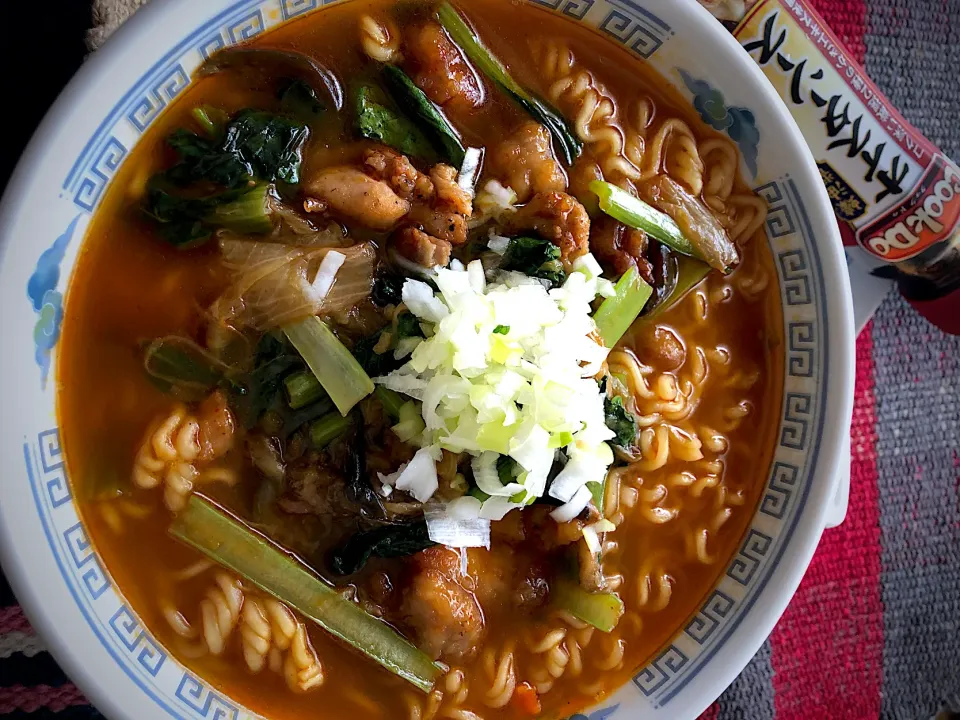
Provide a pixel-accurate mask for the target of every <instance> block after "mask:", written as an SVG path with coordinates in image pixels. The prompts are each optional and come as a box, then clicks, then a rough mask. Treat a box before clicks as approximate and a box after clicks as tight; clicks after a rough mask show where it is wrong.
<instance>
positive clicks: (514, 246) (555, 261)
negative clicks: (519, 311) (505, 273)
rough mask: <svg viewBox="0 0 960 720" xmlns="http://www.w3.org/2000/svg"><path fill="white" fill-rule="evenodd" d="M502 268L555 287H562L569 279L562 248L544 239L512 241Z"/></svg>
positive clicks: (524, 238)
mask: <svg viewBox="0 0 960 720" xmlns="http://www.w3.org/2000/svg"><path fill="white" fill-rule="evenodd" d="M501 267H502V268H503V269H504V270H515V271H517V272H522V273H524V274H525V275H529V276H530V277H535V278H540V279H542V280H547V281H549V282H550V284H551V285H553V286H557V285H562V284H563V282H564V280H566V278H567V275H566V273H564V271H563V264H562V263H561V262H560V248H559V247H557V246H556V245H554V244H553V243H552V242H550V241H549V240H544V239H542V238H534V237H518V238H513V239H511V240H510V244H509V245H508V246H507V252H506V253H505V254H504V256H503V264H502V265H501Z"/></svg>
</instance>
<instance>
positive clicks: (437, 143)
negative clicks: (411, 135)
mask: <svg viewBox="0 0 960 720" xmlns="http://www.w3.org/2000/svg"><path fill="white" fill-rule="evenodd" d="M383 79H384V82H385V83H386V86H387V88H388V89H389V91H390V94H391V95H392V96H393V99H394V100H396V103H397V105H398V106H399V107H400V108H401V109H402V110H403V111H404V112H405V113H407V115H409V116H410V117H411V118H413V119H414V120H415V121H416V123H417V125H416V126H417V127H418V128H423V130H424V132H425V133H426V134H427V137H429V138H430V140H431V141H432V143H433V146H434V147H435V148H436V149H437V150H439V151H440V153H441V155H443V157H444V159H445V160H446V161H447V162H448V163H450V164H451V165H453V166H454V167H457V168H459V167H460V166H461V165H463V158H464V156H465V154H466V148H464V147H463V143H462V142H461V141H460V135H459V133H457V131H456V130H455V129H454V128H453V125H451V124H450V121H449V120H447V118H446V116H445V115H444V114H443V113H442V112H441V111H440V109H439V108H438V107H437V106H436V105H434V104H433V102H432V101H431V100H430V98H428V97H427V95H426V93H424V92H423V90H421V89H420V88H418V87H417V85H416V83H414V82H413V80H412V79H410V76H409V75H407V74H406V73H405V72H403V70H401V69H400V68H398V67H396V66H395V65H385V66H384V68H383Z"/></svg>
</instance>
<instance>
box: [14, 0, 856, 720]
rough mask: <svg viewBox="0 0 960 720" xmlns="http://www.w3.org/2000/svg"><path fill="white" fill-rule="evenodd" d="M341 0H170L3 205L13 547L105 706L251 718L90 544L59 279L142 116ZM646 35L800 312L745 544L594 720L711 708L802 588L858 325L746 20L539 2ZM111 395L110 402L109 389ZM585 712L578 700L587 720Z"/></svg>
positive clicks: (833, 244)
mask: <svg viewBox="0 0 960 720" xmlns="http://www.w3.org/2000/svg"><path fill="white" fill-rule="evenodd" d="M328 1H329V0H204V2H197V0H167V1H165V2H154V3H153V4H151V5H150V6H148V7H147V8H146V9H145V10H143V11H142V12H141V13H140V14H139V15H137V17H135V18H134V19H133V20H132V21H131V22H130V23H129V24H128V25H127V26H126V27H124V28H123V29H122V30H121V31H120V32H119V33H118V35H117V36H116V37H115V38H114V39H112V40H111V41H110V42H109V43H108V44H107V46H106V47H105V48H104V49H103V50H101V51H100V52H98V53H97V54H96V55H95V56H94V57H93V58H91V60H90V61H89V62H88V63H87V64H86V65H85V66H84V67H83V69H82V70H81V71H80V72H79V73H78V74H77V77H76V78H75V79H74V80H73V82H72V83H71V84H70V86H69V87H68V88H67V90H66V91H65V92H64V93H63V95H62V97H61V98H60V99H59V100H58V102H57V103H56V105H55V107H54V108H53V110H51V112H50V113H49V115H48V116H47V118H46V120H45V121H44V122H43V124H42V126H41V127H40V128H39V130H38V131H37V135H36V137H35V138H34V140H33V142H32V144H31V145H30V148H29V150H28V151H27V153H26V154H25V155H24V157H23V160H22V161H21V163H20V167H19V169H18V170H17V173H16V175H15V176H14V178H13V179H12V180H11V182H10V186H9V190H8V191H7V195H6V197H5V198H4V201H3V205H2V212H0V237H2V246H0V249H2V266H0V338H2V347H3V352H2V353H0V397H2V398H3V403H2V408H3V409H2V411H0V412H2V415H0V418H2V432H0V461H2V468H3V473H2V477H0V551H2V556H3V567H4V570H5V572H6V573H7V575H8V576H9V578H10V580H11V582H12V583H13V586H14V589H15V590H16V592H17V595H18V597H19V598H20V600H21V601H22V602H23V604H24V606H25V607H26V610H27V614H28V615H29V617H30V619H31V621H32V622H33V623H34V625H35V626H36V627H37V629H38V630H39V631H40V633H41V634H42V635H43V637H44V639H45V640H46V642H47V643H48V644H49V645H50V647H51V649H52V651H53V653H54V655H55V656H56V658H57V659H58V660H59V661H60V662H61V663H62V664H63V666H64V668H65V669H66V671H67V672H68V673H69V674H70V676H71V677H72V678H73V679H74V680H75V681H76V682H77V684H78V685H79V686H80V687H81V688H82V689H83V690H84V691H85V692H86V693H87V694H88V695H89V696H90V698H91V700H92V701H93V702H94V703H95V704H96V705H98V706H99V707H100V708H101V709H102V710H103V711H104V712H105V713H106V714H107V715H109V716H111V717H115V718H135V719H136V720H151V719H152V718H162V717H167V716H173V717H177V718H203V719H207V720H211V719H216V720H227V719H233V718H239V717H247V716H249V715H250V713H248V712H247V711H245V710H244V709H243V708H241V707H238V706H237V705H236V704H235V703H234V702H233V701H232V700H231V699H230V698H228V697H225V696H223V695H222V694H221V693H220V692H218V691H217V690H215V689H213V688H211V687H210V686H208V685H207V684H206V683H205V682H204V681H203V680H202V679H200V678H197V677H195V676H194V675H192V674H191V673H189V672H188V671H186V670H185V669H184V668H183V667H182V666H181V665H180V664H179V663H178V662H177V661H176V659H175V658H174V657H173V656H171V655H169V654H168V653H167V652H166V650H164V649H163V648H162V647H161V646H160V645H159V644H158V643H157V642H156V641H155V640H154V639H153V638H152V637H151V636H150V635H149V634H148V633H147V632H146V631H145V630H144V629H143V627H142V625H141V624H140V622H139V620H138V619H137V617H136V614H135V613H134V612H132V610H131V609H130V607H129V606H128V605H127V604H126V603H125V601H124V599H123V598H122V597H121V596H120V595H119V593H118V592H117V591H116V590H115V588H114V586H113V584H112V582H111V580H110V576H109V573H107V572H106V571H105V570H104V568H103V566H102V564H101V562H100V560H99V558H98V556H97V554H96V552H95V551H94V549H93V548H92V547H91V545H90V543H89V541H88V539H87V536H86V533H85V531H84V528H83V526H82V524H81V523H80V522H79V520H78V515H77V509H76V507H75V505H74V501H73V499H72V497H71V488H70V484H69V482H68V480H67V477H66V474H65V466H64V461H63V457H62V455H61V450H60V442H59V434H58V429H57V417H56V413H55V400H56V398H55V388H56V384H57V378H56V373H55V364H54V363H52V362H51V360H52V354H54V353H55V350H56V349H55V344H56V340H57V337H58V334H59V323H60V319H61V316H62V310H61V308H62V295H61V294H62V293H63V292H64V289H65V288H66V286H67V283H68V280H69V275H70V273H71V271H72V268H73V265H74V261H75V258H76V255H77V251H78V249H79V247H80V245H81V243H82V240H83V237H84V232H85V229H86V227H87V225H88V223H89V221H90V216H91V213H92V212H95V211H96V208H97V204H98V202H99V201H100V200H101V199H102V197H103V193H104V190H105V188H106V186H107V185H108V183H109V182H110V178H111V176H112V175H113V174H114V172H115V171H116V170H117V168H118V167H119V166H120V164H121V163H122V162H123V161H124V158H125V157H126V156H127V155H128V154H129V151H130V148H131V147H132V146H133V145H134V144H135V143H136V142H137V140H138V138H139V137H140V136H141V135H142V133H143V132H144V130H145V129H146V128H147V127H148V126H149V125H150V123H151V122H152V121H153V120H155V119H156V117H157V116H158V115H159V114H160V113H161V112H162V111H163V109H164V108H165V107H166V106H167V104H168V103H169V102H170V101H171V100H173V99H174V97H175V96H176V95H177V94H178V93H179V92H180V91H182V90H183V89H184V88H185V87H186V85H187V83H188V77H189V75H190V73H191V71H193V70H194V69H195V68H196V67H197V66H198V65H199V63H200V62H201V60H202V59H203V58H204V57H205V56H206V55H207V54H209V53H211V52H212V51H214V50H216V49H218V48H220V47H223V46H224V45H227V44H231V43H234V42H237V41H239V40H242V39H244V38H248V37H251V36H253V35H256V34H258V33H260V32H262V31H263V30H265V29H267V28H269V27H272V26H275V25H277V24H279V23H282V22H286V21H287V20H290V19H291V18H294V17H297V16H299V15H301V14H303V13H306V12H314V11H316V12H323V9H322V7H321V5H322V4H325V3H327V2H328ZM533 1H535V2H537V4H539V5H541V6H545V7H548V8H551V9H553V10H554V11H556V12H561V13H563V14H564V15H566V16H568V17H570V18H571V19H573V20H575V21H579V22H585V23H588V24H590V25H591V26H593V27H596V28H598V30H599V31H600V32H601V33H604V34H606V35H607V36H608V37H609V38H610V39H611V41H613V42H618V43H621V44H623V45H625V46H626V47H628V48H629V49H630V50H631V51H632V52H634V53H635V54H637V55H638V56H640V57H642V58H645V59H647V60H648V61H649V62H651V63H652V64H653V65H654V66H655V67H656V68H657V69H658V70H659V72H660V73H661V74H662V75H663V76H664V77H666V78H667V79H668V80H669V81H670V82H672V83H674V84H676V85H677V87H678V88H680V89H681V91H682V92H683V93H684V94H685V95H686V96H687V97H689V98H691V99H692V101H693V102H694V103H695V104H696V106H697V107H698V109H701V110H702V111H703V114H704V116H705V119H706V120H708V121H709V122H711V123H712V124H713V125H714V127H716V128H717V129H720V130H725V131H726V132H728V133H730V134H731V136H732V137H733V139H734V140H736V141H737V142H738V144H739V145H740V148H741V151H742V154H743V156H744V158H745V161H744V167H743V168H742V170H743V172H744V176H745V177H746V178H747V179H748V180H749V181H751V182H752V183H753V185H754V186H755V187H756V188H757V191H758V192H759V193H760V194H761V195H762V196H763V197H765V198H766V199H767V200H768V202H769V203H770V207H771V212H770V217H769V220H768V222H767V231H768V236H769V242H770V245H771V248H772V250H773V255H774V258H775V263H776V267H777V272H778V281H779V285H780V291H781V297H782V299H783V310H784V337H785V338H786V343H785V344H784V348H783V350H784V353H785V362H784V367H785V373H786V377H785V379H784V397H783V398H782V413H781V417H780V428H779V433H778V434H777V437H778V439H779V442H778V446H777V448H776V456H775V458H774V464H773V467H772V468H771V470H770V472H769V475H768V477H767V478H766V483H767V485H766V489H765V491H764V495H763V498H762V500H761V503H760V507H759V508H758V511H757V513H756V516H755V517H754V518H753V520H752V523H751V525H750V528H749V530H748V532H747V535H746V537H745V539H744V540H743V543H742V546H741V548H740V550H739V552H738V553H737V555H736V556H735V558H734V559H733V561H732V562H731V564H730V566H729V568H728V569H727V570H726V572H725V573H724V575H723V577H722V579H721V581H720V582H719V584H718V585H717V587H716V588H715V589H714V590H713V592H712V593H711V594H710V595H709V597H708V598H707V599H706V601H705V602H704V603H703V605H702V607H701V608H700V611H699V612H698V613H697V614H696V616H695V617H694V618H693V620H692V621H690V623H689V624H688V625H687V626H686V627H685V628H680V629H678V633H679V634H678V635H677V636H676V638H675V639H674V641H673V642H672V643H671V644H670V645H669V646H667V647H666V648H665V649H664V650H663V651H662V652H661V653H660V654H659V655H658V656H657V657H656V658H655V659H654V660H653V661H652V662H651V663H650V664H649V665H648V666H647V667H645V668H642V669H641V670H640V671H639V672H638V673H637V674H636V676H635V677H634V679H633V682H632V683H628V684H627V685H626V686H625V687H624V688H622V689H621V690H620V691H619V692H618V693H617V694H616V695H615V696H613V697H612V698H610V699H609V700H608V701H607V702H605V703H604V704H603V705H602V707H599V708H596V709H594V710H591V711H589V713H588V716H586V717H588V718H589V720H601V719H602V718H613V720H620V719H621V718H648V717H650V718H653V717H658V718H659V717H662V718H670V719H671V720H677V719H680V720H682V719H683V718H695V717H696V716H697V714H698V713H699V712H700V711H702V710H703V709H704V708H705V707H707V705H709V703H710V702H712V701H713V700H714V699H715V698H716V697H717V696H718V695H719V694H720V693H721V692H722V691H723V689H724V688H725V687H726V686H727V685H728V684H729V683H730V682H731V681H732V680H733V679H734V677H735V676H736V674H737V673H738V672H739V671H740V670H741V669H742V668H743V667H744V666H745V665H746V663H747V662H748V661H749V660H750V658H751V657H752V655H753V654H754V653H755V652H756V650H757V649H758V648H759V647H760V645H761V643H762V642H763V640H764V638H766V637H767V635H768V634H769V633H770V631H771V629H772V628H773V626H774V623H775V622H776V621H777V619H778V618H779V617H780V614H781V613H782V612H783V610H784V608H785V607H786V605H787V603H788V601H789V600H790V598H791V596H792V595H793V593H794V591H795V590H796V587H797V585H798V583H799V582H800V578H801V576H802V575H803V573H804V571H805V569H806V568H807V565H808V563H809V562H810V558H811V557H812V555H813V552H814V549H815V548H816V546H817V542H818V540H819V538H820V534H821V532H822V530H823V528H824V523H825V521H826V520H827V518H828V513H829V511H830V505H831V500H832V498H833V497H834V494H835V491H836V489H837V485H838V480H837V479H838V478H839V477H840V476H841V475H842V470H843V469H845V467H846V463H847V462H848V460H847V459H846V458H845V454H844V447H845V442H846V437H847V433H848V429H849V424H850V417H851V409H852V395H853V377H854V374H853V338H854V334H853V321H852V311H851V304H850V292H849V284H848V278H847V272H846V267H845V262H844V255H843V252H842V250H841V244H840V238H839V236H838V233H837V227H836V221H835V220H834V216H833V213H832V211H831V208H830V204H829V202H828V201H827V196H826V194H825V192H824V189H823V186H822V184H821V182H820V178H819V175H818V173H817V169H816V167H815V166H814V163H813V159H812V158H811V156H810V155H809V154H808V152H807V150H806V148H805V146H804V142H803V138H802V137H801V136H800V133H799V131H798V130H797V128H796V126H795V125H794V122H793V120H792V119H791V117H790V115H789V114H788V112H787V110H786V109H785V108H784V106H783V105H782V104H781V102H780V100H779V98H778V97H777V96H776V94H775V93H774V91H773V89H772V88H771V87H770V85H769V84H768V83H767V81H766V80H765V79H764V77H763V75H762V74H761V73H760V71H759V70H758V69H757V68H756V67H755V66H754V65H753V63H752V62H751V60H750V59H749V58H748V57H747V55H746V54H745V53H744V52H742V51H741V49H740V47H739V46H738V45H737V43H736V42H735V41H734V40H733V38H732V37H730V36H729V35H728V33H727V32H726V31H725V30H724V28H723V27H722V26H721V25H720V24H719V23H717V22H716V21H715V20H713V18H711V17H710V15H709V14H708V13H707V12H706V11H704V10H702V9H701V8H700V7H699V6H698V5H696V4H695V2H693V0H533ZM103 401H104V402H106V403H109V402H110V399H109V398H104V399H103ZM584 717H585V716H583V715H581V716H578V720H583V719H584Z"/></svg>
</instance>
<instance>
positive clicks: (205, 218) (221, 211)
mask: <svg viewBox="0 0 960 720" xmlns="http://www.w3.org/2000/svg"><path fill="white" fill-rule="evenodd" d="M172 190H173V189H172V188H171V187H170V185H169V183H167V182H165V179H164V178H163V177H160V176H155V177H154V178H153V179H152V180H151V181H150V184H149V186H148V188H147V194H146V197H145V198H144V202H143V211H144V213H145V214H146V215H147V216H148V217H150V218H152V219H153V220H154V222H156V223H157V227H158V230H159V232H160V234H161V235H162V236H163V237H164V238H165V239H166V240H167V241H168V242H170V243H171V244H173V245H176V246H177V247H189V246H192V245H197V244H199V243H201V242H203V241H205V240H206V239H207V238H209V237H210V235H211V234H212V233H213V232H214V231H215V230H218V229H220V228H224V229H228V230H233V231H234V232H236V233H240V234H263V233H267V232H270V230H272V229H273V203H272V201H273V197H274V190H273V186H272V185H268V184H266V183H262V184H260V185H254V186H253V187H252V188H244V189H238V190H227V191H225V192H221V193H215V194H213V195H207V196H205V197H193V196H190V195H181V194H177V193H175V192H173V191H172Z"/></svg>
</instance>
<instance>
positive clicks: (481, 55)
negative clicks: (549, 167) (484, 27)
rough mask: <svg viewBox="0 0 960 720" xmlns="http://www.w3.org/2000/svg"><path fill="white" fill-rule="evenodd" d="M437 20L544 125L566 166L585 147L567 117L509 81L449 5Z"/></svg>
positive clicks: (448, 4)
mask: <svg viewBox="0 0 960 720" xmlns="http://www.w3.org/2000/svg"><path fill="white" fill-rule="evenodd" d="M437 17H438V19H439V20H440V24H441V25H443V28H444V30H446V31H447V32H448V33H449V34H450V37H451V38H453V41H454V42H455V43H456V44H457V45H459V46H460V49H461V50H463V52H464V53H465V54H466V56H467V57H468V58H469V59H470V61H471V62H472V63H473V64H474V65H476V66H477V68H478V69H479V70H480V72H482V73H483V74H484V75H486V76H487V77H488V78H490V80H492V81H493V82H494V83H496V84H497V85H499V86H500V87H501V88H502V89H503V91H504V92H506V93H507V95H510V96H511V97H512V98H513V100H514V102H516V103H517V104H518V105H519V106H520V107H522V108H523V109H524V110H526V111H527V112H528V113H529V114H530V115H531V116H532V117H533V119H534V120H536V121H537V122H539V123H541V124H542V125H544V126H545V127H546V128H547V130H549V131H550V134H551V135H552V136H553V142H554V145H555V147H556V148H557V150H558V151H559V153H560V155H561V156H562V157H563V160H564V162H565V163H566V164H567V165H573V163H574V161H575V160H576V159H577V157H578V156H579V155H580V152H581V151H582V150H583V143H582V142H581V141H580V138H578V137H577V134H576V132H575V131H574V130H573V129H572V128H571V127H570V126H569V124H568V123H567V121H566V120H565V119H564V117H563V116H562V115H561V114H560V113H559V112H558V111H557V110H556V109H555V108H553V107H551V106H550V105H548V104H547V103H545V102H544V101H543V100H540V99H539V98H537V97H534V96H533V95H531V94H530V93H529V92H527V91H526V90H524V89H523V88H522V87H520V85H518V84H517V82H516V81H515V80H514V79H513V78H512V77H510V73H508V72H507V69H506V68H505V67H504V66H503V63H501V62H500V61H499V60H498V59H497V58H496V56H495V55H494V54H493V53H491V52H490V50H488V49H487V47H486V46H485V45H484V44H483V43H482V42H481V41H480V39H479V38H478V37H477V36H476V35H474V34H473V30H471V29H470V26H469V25H467V23H466V22H465V21H464V19H463V18H462V17H461V16H460V13H459V12H457V10H456V8H454V7H453V5H451V4H450V3H449V2H444V3H441V5H440V7H439V9H438V10H437Z"/></svg>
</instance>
